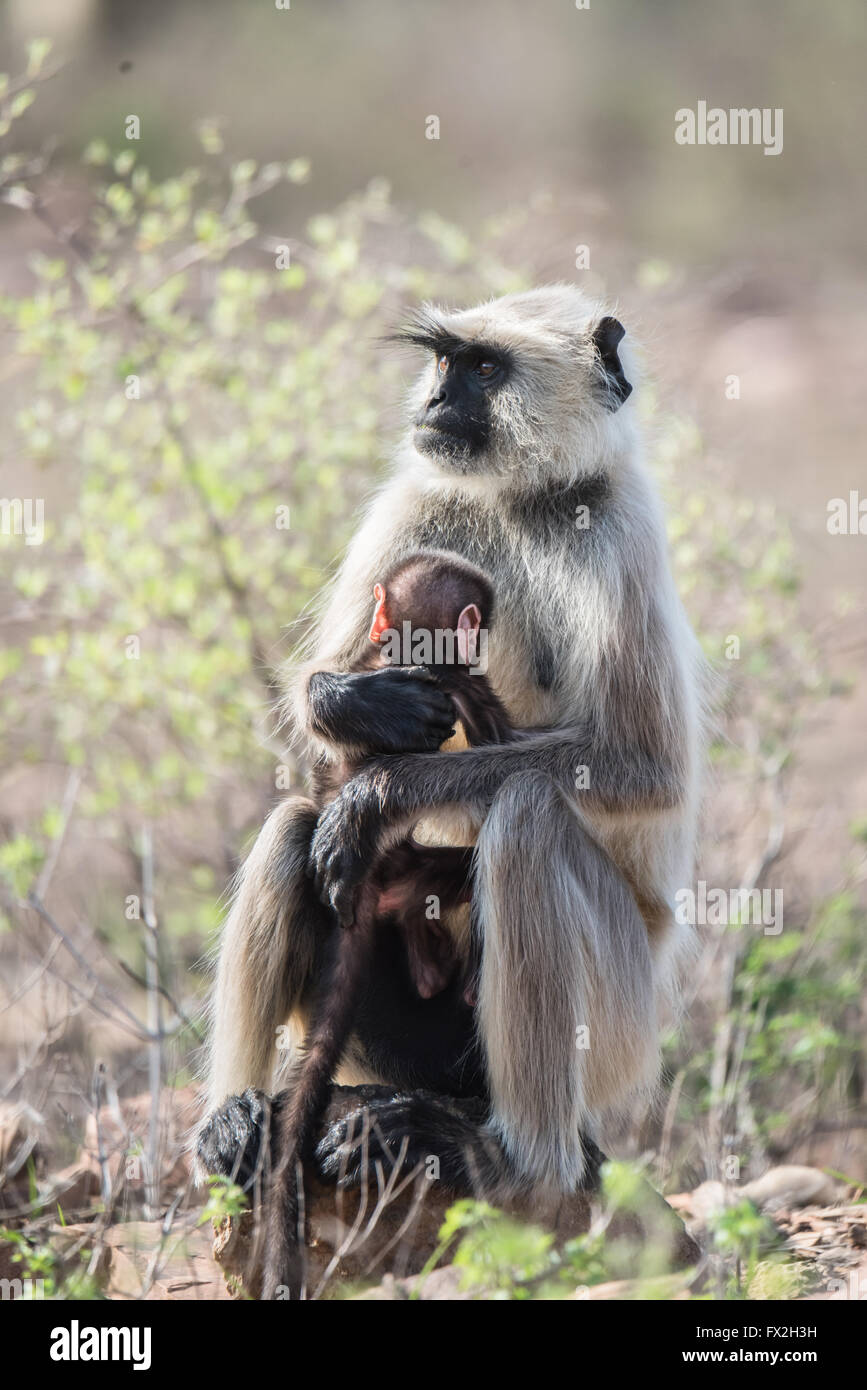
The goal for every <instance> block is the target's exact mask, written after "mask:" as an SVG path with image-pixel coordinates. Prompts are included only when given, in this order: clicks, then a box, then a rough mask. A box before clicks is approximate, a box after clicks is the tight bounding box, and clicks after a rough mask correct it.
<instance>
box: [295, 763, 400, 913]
mask: <svg viewBox="0 0 867 1390" xmlns="http://www.w3.org/2000/svg"><path fill="white" fill-rule="evenodd" d="M384 823H385V817H384V815H383V807H382V805H381V804H380V796H379V793H378V792H377V789H376V786H375V783H374V779H373V777H372V776H371V774H370V773H368V772H362V773H359V774H358V776H357V777H353V778H352V779H351V781H349V782H347V784H346V786H345V787H344V788H343V790H342V792H341V793H340V795H339V796H338V797H336V798H335V799H334V801H332V802H331V804H330V805H329V806H326V808H325V810H324V811H323V812H322V815H321V816H320V817H319V822H318V824H317V826H316V830H315V831H314V834H313V840H312V842H311V845H310V859H309V862H308V869H309V872H310V873H311V874H312V875H313V879H314V882H315V885H316V892H317V894H318V895H319V897H320V898H321V899H322V901H323V902H324V903H325V904H326V905H327V906H329V907H331V908H333V910H334V911H335V912H336V913H337V917H338V920H339V922H340V924H341V926H349V925H350V924H351V923H352V921H353V919H354V916H355V900H356V896H357V892H358V888H359V886H360V884H361V882H362V879H363V878H364V877H365V875H366V874H367V873H368V872H369V870H370V869H371V868H372V867H373V863H374V860H375V859H376V853H377V845H378V842H379V839H380V836H381V834H382V830H383V826H384Z"/></svg>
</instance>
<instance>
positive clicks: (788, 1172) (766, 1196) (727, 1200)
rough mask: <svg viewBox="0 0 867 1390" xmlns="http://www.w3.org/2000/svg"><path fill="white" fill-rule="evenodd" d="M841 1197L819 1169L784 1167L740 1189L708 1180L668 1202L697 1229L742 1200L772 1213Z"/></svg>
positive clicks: (818, 1203)
mask: <svg viewBox="0 0 867 1390" xmlns="http://www.w3.org/2000/svg"><path fill="white" fill-rule="evenodd" d="M844 1195H845V1193H844V1189H843V1188H842V1187H840V1186H839V1185H838V1184H837V1183H836V1182H834V1180H833V1178H829V1177H828V1175H827V1173H822V1172H820V1170H819V1169H818V1168H804V1167H800V1166H799V1165H797V1164H786V1165H782V1166H780V1167H778V1168H769V1169H768V1171H767V1172H766V1173H763V1174H762V1176H761V1177H760V1178H755V1179H754V1180H753V1181H752V1182H747V1183H744V1184H743V1186H741V1187H735V1186H734V1185H732V1184H728V1183H722V1182H717V1181H714V1180H710V1181H708V1182H703V1183H701V1185H700V1186H699V1187H697V1188H696V1189H695V1191H694V1192H689V1193H680V1194H678V1195H677V1196H675V1197H670V1198H669V1199H668V1200H669V1203H670V1205H671V1206H672V1207H674V1208H675V1210H676V1211H681V1212H683V1213H684V1215H685V1216H686V1217H687V1218H688V1219H689V1218H691V1220H692V1222H693V1223H694V1224H695V1225H696V1226H698V1227H704V1226H706V1225H707V1224H708V1221H710V1220H711V1219H712V1217H714V1216H716V1215H717V1213H718V1212H721V1211H724V1210H725V1208H726V1207H730V1206H734V1205H735V1203H736V1202H742V1201H744V1199H747V1200H749V1201H750V1202H754V1203H755V1205H756V1206H757V1207H759V1208H760V1210H762V1211H766V1212H774V1211H777V1210H780V1209H782V1208H788V1209H791V1208H793V1207H805V1206H812V1205H818V1206H826V1205H828V1204H830V1203H831V1202H835V1201H841V1200H842V1199H843V1197H844Z"/></svg>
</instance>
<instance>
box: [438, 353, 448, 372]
mask: <svg viewBox="0 0 867 1390" xmlns="http://www.w3.org/2000/svg"><path fill="white" fill-rule="evenodd" d="M448 369H449V359H448V358H447V357H446V356H445V354H443V356H442V357H441V358H440V360H439V361H438V362H437V371H438V372H439V374H440V376H444V375H445V373H446V372H447V371H448Z"/></svg>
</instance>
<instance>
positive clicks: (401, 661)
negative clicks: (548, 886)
mask: <svg viewBox="0 0 867 1390" xmlns="http://www.w3.org/2000/svg"><path fill="white" fill-rule="evenodd" d="M374 598H375V599H376V608H375V610H374V614H373V621H372V624H371V628H370V633H369V638H370V642H371V647H370V649H369V651H368V652H366V653H365V654H364V655H363V656H362V658H361V659H360V660H359V662H358V663H357V665H356V666H355V667H354V670H355V671H357V672H361V671H371V672H373V671H374V670H376V669H377V668H379V667H382V666H385V665H394V664H397V665H402V666H414V667H416V668H417V669H418V672H419V679H424V680H431V681H433V682H434V683H435V684H436V685H437V686H438V687H439V688H440V689H441V690H442V691H444V693H446V694H447V695H448V696H449V697H450V699H451V701H452V703H453V705H454V708H455V712H456V715H457V726H456V728H455V729H452V730H451V733H449V728H448V725H447V724H445V725H444V727H443V735H444V738H445V741H444V743H443V744H442V745H441V748H444V749H452V748H460V747H468V746H469V747H474V746H476V745H479V744H483V743H504V742H506V741H508V740H510V739H512V738H514V737H515V734H514V731H513V729H512V727H511V725H510V723H509V720H508V716H507V715H506V711H505V709H504V708H503V705H502V704H501V702H500V700H499V699H498V698H497V696H496V695H495V694H494V692H493V690H492V689H491V686H490V684H489V682H488V680H487V677H486V676H485V675H484V674H483V673H481V671H480V670H479V666H480V665H481V663H480V662H479V660H478V658H479V655H480V649H481V650H483V643H484V642H485V640H486V638H487V628H488V626H489V625H490V622H491V614H492V611H493V591H492V588H491V585H490V582H489V581H488V579H487V577H486V576H485V575H484V574H483V573H482V572H481V571H480V570H477V569H476V568H475V566H473V565H470V564H468V563H467V562H466V561H465V560H462V559H461V558H460V557H459V556H457V555H451V554H446V553H444V552H437V551H431V552H427V553H425V552H419V553H418V554H413V555H410V556H409V557H407V558H406V559H404V560H401V561H399V562H397V563H396V564H394V565H393V566H392V567H391V568H390V569H389V570H388V571H387V573H386V574H385V575H383V577H382V578H381V580H380V581H379V582H378V583H377V584H376V585H375V587H374ZM358 766H359V764H358V763H354V762H353V761H352V760H350V759H345V760H343V761H341V762H340V763H336V764H328V765H325V764H320V766H319V767H318V768H317V769H316V775H315V778H314V784H315V785H314V793H315V796H316V798H317V802H318V804H319V806H320V808H321V807H322V806H323V805H325V804H326V803H327V802H328V801H330V800H332V799H333V798H334V797H335V796H336V795H337V793H338V792H339V791H340V789H341V787H342V786H343V785H344V783H345V782H346V781H348V780H349V778H351V777H352V776H353V774H354V773H355V771H357V769H358ZM472 855H473V851H472V849H471V848H452V847H432V846H426V845H422V844H419V843H417V842H416V841H415V840H413V839H412V836H411V835H410V836H409V837H407V838H406V839H404V840H402V841H401V842H400V843H399V844H396V845H393V846H392V847H391V848H390V849H388V850H386V851H385V853H384V854H383V855H382V856H381V858H380V860H379V861H378V862H377V863H376V864H375V865H374V866H373V868H372V870H371V873H370V875H369V876H368V879H367V880H366V882H365V883H364V884H363V885H362V888H361V890H360V893H359V898H358V902H357V904H356V911H355V920H354V922H353V923H352V924H351V925H350V926H348V927H346V928H345V929H343V930H341V931H339V932H338V933H337V934H336V938H335V942H334V952H335V954H334V959H333V962H332V966H331V969H330V970H327V971H325V972H324V973H323V977H322V979H321V981H320V988H319V991H318V994H317V998H316V999H315V1001H314V1003H313V1008H312V1015H311V1020H310V1026H309V1028H308V1032H307V1036H306V1038H305V1043H304V1053H303V1056H302V1058H301V1060H300V1061H299V1063H298V1064H297V1066H296V1070H295V1075H294V1077H293V1080H292V1082H291V1084H290V1088H289V1096H288V1100H287V1103H286V1105H285V1107H284V1108H282V1109H281V1110H280V1112H279V1114H278V1115H277V1117H276V1130H277V1133H276V1139H277V1147H276V1155H275V1167H274V1173H273V1178H272V1182H271V1187H270V1192H269V1195H268V1212H267V1226H266V1246H265V1260H264V1278H263V1291H262V1296H263V1298H266V1299H267V1298H274V1297H275V1296H276V1293H277V1290H278V1289H279V1288H280V1287H281V1286H285V1287H286V1288H287V1289H288V1291H289V1295H290V1297H292V1298H298V1297H300V1296H301V1288H302V1285H303V1257H302V1249H301V1247H302V1244H303V1230H299V1202H298V1197H299V1185H300V1182H301V1168H300V1164H301V1162H302V1160H303V1159H304V1157H305V1156H306V1155H307V1153H308V1151H309V1147H310V1145H311V1143H312V1141H313V1138H314V1135H315V1132H316V1127H317V1125H318V1123H319V1120H320V1117H321V1114H322V1111H323V1110H324V1108H325V1105H326V1104H327V1101H328V1095H329V1089H330V1086H331V1082H332V1078H333V1075H334V1072H335V1070H336V1068H337V1067H338V1065H339V1063H340V1059H341V1057H342V1055H343V1051H344V1048H345V1046H346V1043H347V1041H348V1039H349V1036H350V1034H351V1032H352V1027H353V1023H354V1019H355V1011H356V1008H357V1005H358V1000H359V996H360V994H361V991H362V989H363V987H364V983H365V979H366V978H367V976H368V972H369V970H370V968H371V964H372V960H373V945H374V940H375V934H376V932H377V931H378V930H379V929H380V927H381V925H382V924H386V929H390V930H396V931H399V932H400V933H401V934H402V936H403V939H404V941H405V944H406V954H407V966H408V969H409V972H410V975H411V977H412V980H413V983H414V984H415V987H416V989H417V991H418V993H419V994H420V995H421V997H422V998H424V999H429V998H431V997H433V996H434V995H435V994H438V993H439V992H440V991H442V990H443V989H445V988H446V986H447V985H448V984H449V983H450V981H451V980H452V979H453V977H454V976H455V974H456V972H457V969H458V966H459V959H458V953H457V950H456V948H455V945H454V943H453V942H452V940H451V937H450V936H449V933H448V931H447V929H446V928H445V927H444V926H443V925H442V924H441V922H440V921H439V920H430V919H429V918H428V916H427V905H428V902H429V900H430V898H431V897H435V898H436V899H438V905H439V910H440V912H441V911H443V910H446V911H448V910H449V909H451V908H453V907H456V906H458V905H459V904H461V903H467V902H469V901H470V895H471V891H472ZM389 919H391V920H389ZM475 964H476V952H475V950H474V949H473V948H472V947H471V950H470V961H469V962H468V963H467V966H466V975H465V979H464V993H465V998H466V999H467V1002H468V1003H473V1002H474V998H473V990H474V980H473V976H474V973H475ZM302 1224H303V1223H302Z"/></svg>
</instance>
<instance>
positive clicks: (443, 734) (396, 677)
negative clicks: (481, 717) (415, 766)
mask: <svg viewBox="0 0 867 1390" xmlns="http://www.w3.org/2000/svg"><path fill="white" fill-rule="evenodd" d="M308 694H309V700H310V727H311V729H312V731H313V732H314V733H315V734H320V735H321V736H322V737H324V738H327V739H330V740H331V741H332V742H334V743H338V744H345V745H347V746H348V747H351V748H353V749H359V748H361V749H366V750H368V751H370V752H372V753H377V752H380V753H403V752H417V753H430V752H433V751H434V749H436V748H439V746H440V744H441V743H443V742H444V741H445V740H446V739H447V738H448V737H449V734H450V733H451V731H452V728H453V726H454V722H455V707H454V705H453V703H452V701H451V699H450V697H449V696H448V695H446V694H444V693H443V691H442V690H440V688H439V686H438V685H437V683H436V681H435V680H434V678H433V677H432V676H431V674H430V672H429V671H428V670H427V668H426V667H424V666H386V667H383V669H382V670H381V671H371V672H363V673H361V674H356V675H347V674H346V673H332V672H327V671H317V672H316V673H315V674H314V675H313V676H311V678H310V684H309V686H308Z"/></svg>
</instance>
